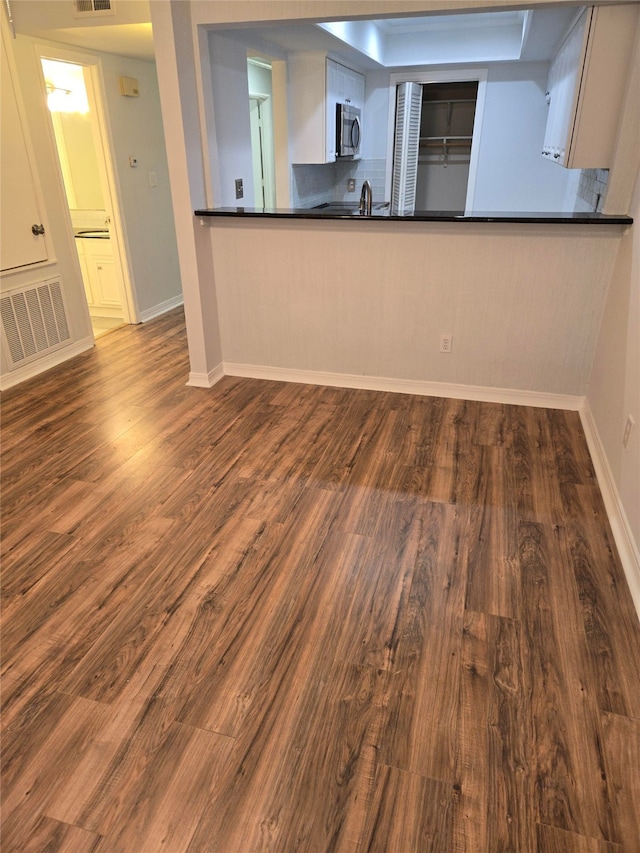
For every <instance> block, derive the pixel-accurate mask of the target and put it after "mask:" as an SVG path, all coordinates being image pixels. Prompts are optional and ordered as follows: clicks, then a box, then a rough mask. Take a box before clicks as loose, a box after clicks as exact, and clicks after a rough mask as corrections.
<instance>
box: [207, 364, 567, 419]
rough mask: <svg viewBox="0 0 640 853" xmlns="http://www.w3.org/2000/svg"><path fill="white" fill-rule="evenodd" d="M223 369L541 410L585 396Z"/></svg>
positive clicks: (234, 367)
mask: <svg viewBox="0 0 640 853" xmlns="http://www.w3.org/2000/svg"><path fill="white" fill-rule="evenodd" d="M224 372H225V374H226V375H228V376H245V377H249V378H251V379H273V380H275V381H277V382H300V383H302V384H304V385H330V386H333V387H334V388H361V389H364V390H368V391H390V392H393V393H397V394H416V395H418V396H421V397H450V398H452V399H454V400H478V401H481V402H485V403H508V404H512V405H517V406H535V407H536V408H542V409H566V410H568V411H574V412H575V411H579V410H580V409H581V407H582V405H583V401H584V398H583V397H574V396H572V395H569V394H546V393H544V392H541V391H520V390H518V389H515V388H491V387H487V386H482V385H454V384H452V383H448V382H429V381H425V380H421V379H394V378H391V377H386V376H363V375H360V374H351V373H325V372H324V371H317V370H293V369H290V368H287V367H267V366H264V365H261V364H236V363H233V362H228V361H225V362H224Z"/></svg>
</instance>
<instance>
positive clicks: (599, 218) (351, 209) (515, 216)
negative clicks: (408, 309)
mask: <svg viewBox="0 0 640 853" xmlns="http://www.w3.org/2000/svg"><path fill="white" fill-rule="evenodd" d="M194 213H195V215H196V216H200V217H208V216H211V217H214V216H226V217H238V218H261V219H315V220H318V219H343V220H344V219H347V220H363V221H365V220H377V221H380V220H383V221H387V220H389V221H399V222H499V223H509V222H511V223H516V224H517V223H540V224H549V225H624V226H629V225H632V224H633V219H632V218H631V217H630V216H625V215H622V214H620V215H618V214H616V215H612V214H604V213H553V212H540V213H538V212H535V213H531V212H529V213H519V212H517V211H497V212H492V211H485V210H474V211H473V212H471V213H465V212H464V211H458V210H415V211H413V213H401V212H398V211H394V210H392V209H391V208H389V207H387V206H382V205H380V204H378V206H377V209H376V206H375V205H374V209H373V211H372V212H371V214H369V215H362V214H360V213H359V212H358V210H357V207H356V206H355V205H349V206H347V207H344V208H342V207H341V206H340V205H339V204H328V205H326V206H323V207H312V208H255V207H214V208H205V209H203V210H196V211H194Z"/></svg>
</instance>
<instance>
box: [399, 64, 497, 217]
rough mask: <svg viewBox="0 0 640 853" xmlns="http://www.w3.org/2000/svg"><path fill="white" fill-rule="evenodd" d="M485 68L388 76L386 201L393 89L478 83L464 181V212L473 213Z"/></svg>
mask: <svg viewBox="0 0 640 853" xmlns="http://www.w3.org/2000/svg"><path fill="white" fill-rule="evenodd" d="M487 76H488V69H487V68H456V69H455V70H452V71H434V70H432V69H430V68H414V69H413V71H411V70H407V71H395V72H393V73H392V74H391V75H390V77H389V122H388V128H387V152H389V153H388V154H387V172H386V180H385V198H391V186H392V175H393V142H394V136H395V123H396V87H397V85H398V84H399V83H461V82H467V81H477V82H478V95H477V98H476V114H475V117H474V120H473V139H472V140H471V153H470V155H469V179H468V181H467V197H466V201H465V212H466V213H469V212H470V211H472V210H473V200H474V197H475V191H476V178H477V175H478V162H479V159H480V131H481V129H482V117H483V115H484V102H485V98H486V94H487Z"/></svg>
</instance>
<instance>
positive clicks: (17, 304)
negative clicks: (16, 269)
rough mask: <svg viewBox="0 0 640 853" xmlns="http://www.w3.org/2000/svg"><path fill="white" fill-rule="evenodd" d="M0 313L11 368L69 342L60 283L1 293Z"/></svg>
mask: <svg viewBox="0 0 640 853" xmlns="http://www.w3.org/2000/svg"><path fill="white" fill-rule="evenodd" d="M0 314H1V316H2V330H3V332H4V339H5V341H6V348H7V351H8V353H9V355H10V358H11V362H12V365H13V366H14V367H15V366H17V365H19V364H24V363H25V362H27V361H30V360H32V359H34V358H37V357H39V356H41V355H42V354H43V353H47V352H51V351H52V350H55V349H58V348H59V347H61V346H63V345H64V344H65V343H66V342H67V341H70V340H71V334H70V332H69V324H68V322H67V312H66V308H65V304H64V298H63V295H62V286H61V284H60V281H59V280H52V281H45V282H42V283H41V284H37V285H32V286H30V287H27V288H24V289H23V290H14V291H12V292H11V293H5V294H3V295H2V297H1V298H0Z"/></svg>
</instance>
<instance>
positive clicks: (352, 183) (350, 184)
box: [347, 178, 356, 193]
mask: <svg viewBox="0 0 640 853" xmlns="http://www.w3.org/2000/svg"><path fill="white" fill-rule="evenodd" d="M355 191H356V179H355V178H347V192H348V193H354V192H355Z"/></svg>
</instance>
